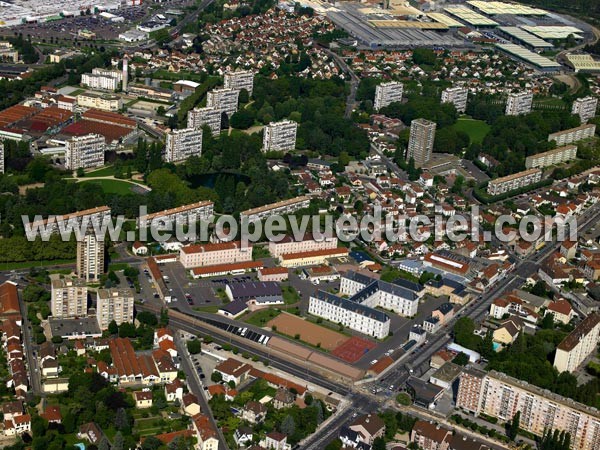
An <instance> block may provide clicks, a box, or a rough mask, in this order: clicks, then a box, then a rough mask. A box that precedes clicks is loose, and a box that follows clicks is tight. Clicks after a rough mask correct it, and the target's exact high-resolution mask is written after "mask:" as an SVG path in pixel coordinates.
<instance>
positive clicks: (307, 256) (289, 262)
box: [279, 247, 348, 267]
mask: <svg viewBox="0 0 600 450" xmlns="http://www.w3.org/2000/svg"><path fill="white" fill-rule="evenodd" d="M347 256H348V247H336V248H324V249H321V250H310V251H306V252H298V253H284V254H282V255H280V256H279V263H280V264H281V266H282V267H303V266H315V265H321V264H324V263H326V262H327V260H329V259H332V258H344V257H347Z"/></svg>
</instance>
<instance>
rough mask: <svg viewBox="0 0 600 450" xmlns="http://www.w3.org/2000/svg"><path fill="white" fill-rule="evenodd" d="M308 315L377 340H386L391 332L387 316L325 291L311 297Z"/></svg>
mask: <svg viewBox="0 0 600 450" xmlns="http://www.w3.org/2000/svg"><path fill="white" fill-rule="evenodd" d="M308 313H309V314H312V315H314V316H317V317H322V318H324V319H326V320H329V321H331V322H335V323H341V324H342V325H343V326H345V327H348V328H350V329H352V330H355V331H358V332H360V333H363V334H366V335H367V336H373V337H375V338H377V339H383V338H385V337H386V336H388V334H389V332H390V318H389V316H388V315H387V314H385V313H383V312H381V311H378V310H376V309H374V308H371V307H369V306H365V305H362V304H360V303H356V302H353V301H351V300H348V299H345V298H342V297H338V296H336V295H334V294H330V293H329V292H325V291H317V292H316V293H315V294H313V295H311V296H310V301H309V304H308Z"/></svg>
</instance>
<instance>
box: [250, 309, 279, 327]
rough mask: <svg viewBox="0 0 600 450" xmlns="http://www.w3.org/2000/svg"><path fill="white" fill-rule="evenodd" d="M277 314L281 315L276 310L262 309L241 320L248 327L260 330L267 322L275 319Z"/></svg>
mask: <svg viewBox="0 0 600 450" xmlns="http://www.w3.org/2000/svg"><path fill="white" fill-rule="evenodd" d="M279 314H281V311H279V310H277V309H262V310H260V311H256V312H253V313H251V314H249V315H248V317H246V318H243V319H242V320H243V321H244V322H246V323H249V324H250V325H255V326H257V327H261V328H262V327H264V326H265V325H266V323H267V322H268V321H269V320H271V319H273V318H274V317H277V316H278V315H279Z"/></svg>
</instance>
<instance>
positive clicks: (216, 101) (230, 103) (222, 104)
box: [206, 88, 240, 117]
mask: <svg viewBox="0 0 600 450" xmlns="http://www.w3.org/2000/svg"><path fill="white" fill-rule="evenodd" d="M239 96H240V91H239V90H237V89H226V88H223V89H213V90H212V91H209V92H208V94H207V95H206V106H208V107H211V108H217V109H219V110H220V111H221V112H224V113H226V114H227V116H229V117H231V116H232V114H233V113H235V112H236V111H237V109H238V100H239Z"/></svg>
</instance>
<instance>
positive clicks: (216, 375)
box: [210, 372, 223, 383]
mask: <svg viewBox="0 0 600 450" xmlns="http://www.w3.org/2000/svg"><path fill="white" fill-rule="evenodd" d="M210 380H211V381H212V382H213V383H220V382H221V381H223V375H221V372H213V373H212V374H211V375H210Z"/></svg>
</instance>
